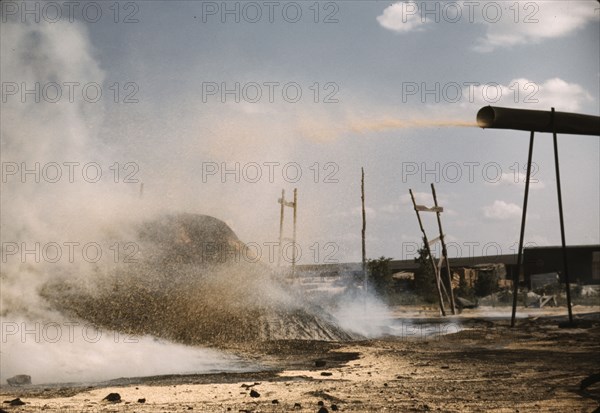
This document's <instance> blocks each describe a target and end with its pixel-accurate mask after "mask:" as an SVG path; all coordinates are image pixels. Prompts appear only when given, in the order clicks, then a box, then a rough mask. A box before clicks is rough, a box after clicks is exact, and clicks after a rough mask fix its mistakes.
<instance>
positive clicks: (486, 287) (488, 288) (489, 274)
mask: <svg viewBox="0 0 600 413" xmlns="http://www.w3.org/2000/svg"><path fill="white" fill-rule="evenodd" d="M498 278H499V277H498V274H497V273H496V271H494V270H491V271H480V272H479V274H477V280H476V281H475V286H474V287H475V294H476V295H477V296H478V297H486V296H488V295H490V294H493V293H495V292H496V291H498V290H499V288H498Z"/></svg>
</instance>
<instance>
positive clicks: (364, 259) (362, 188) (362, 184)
mask: <svg viewBox="0 0 600 413" xmlns="http://www.w3.org/2000/svg"><path fill="white" fill-rule="evenodd" d="M360 173H361V176H360V199H361V201H362V231H361V238H362V271H363V290H364V291H365V292H367V281H368V279H367V249H366V244H365V234H366V230H367V215H366V213H365V168H360Z"/></svg>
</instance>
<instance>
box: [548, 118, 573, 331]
mask: <svg viewBox="0 0 600 413" xmlns="http://www.w3.org/2000/svg"><path fill="white" fill-rule="evenodd" d="M554 113H555V112H554V108H552V137H553V142H554V169H555V171H556V193H557V195H558V217H559V220H560V241H561V245H562V248H561V249H562V258H563V270H564V275H565V287H566V288H567V311H568V313H569V323H570V324H571V325H572V324H573V309H572V308H571V283H570V280H569V267H568V265H567V242H566V241H565V220H564V218H563V204H562V191H561V188H560V169H559V168H558V140H557V138H556V127H555V125H554V117H555V116H554Z"/></svg>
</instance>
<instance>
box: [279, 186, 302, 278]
mask: <svg viewBox="0 0 600 413" xmlns="http://www.w3.org/2000/svg"><path fill="white" fill-rule="evenodd" d="M277 202H278V203H279V204H281V209H280V213H279V254H278V255H277V266H278V267H280V266H281V256H282V255H283V242H284V241H291V242H292V247H293V252H292V273H291V276H292V277H294V276H295V275H296V224H297V212H298V189H294V200H293V201H292V202H287V201H286V200H285V190H284V189H282V190H281V198H279V199H278V200H277ZM285 207H290V208H293V214H292V217H293V228H292V238H291V239H290V238H284V237H283V217H284V213H285Z"/></svg>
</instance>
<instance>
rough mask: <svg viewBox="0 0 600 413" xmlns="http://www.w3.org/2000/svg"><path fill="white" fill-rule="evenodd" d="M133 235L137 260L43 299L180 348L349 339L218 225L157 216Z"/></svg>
mask: <svg viewBox="0 0 600 413" xmlns="http://www.w3.org/2000/svg"><path fill="white" fill-rule="evenodd" d="M137 236H138V239H139V241H138V242H139V247H140V250H139V253H138V254H137V262H135V263H123V264H120V265H118V266H116V267H115V268H113V269H111V270H110V271H104V272H103V271H102V269H101V268H98V269H97V274H95V275H94V277H85V282H83V281H81V280H80V279H78V278H75V279H73V278H72V277H71V278H63V279H58V280H54V281H52V282H49V283H47V284H46V285H45V286H44V288H43V289H42V291H41V294H42V296H43V297H45V298H46V299H47V300H48V301H49V302H50V303H51V304H52V305H53V306H54V307H55V308H56V309H58V310H59V311H61V312H62V313H64V314H66V315H68V316H75V317H79V318H81V319H84V320H86V321H89V322H91V323H93V324H94V325H96V326H98V327H100V328H107V329H111V330H116V331H120V332H123V333H128V334H140V335H141V334H151V335H153V336H156V337H161V338H165V339H169V340H173V341H177V342H181V343H185V344H194V345H198V344H201V345H210V346H216V347H228V348H236V347H237V348H239V347H248V346H257V345H259V344H260V343H261V342H264V341H265V340H327V341H344V340H349V339H353V338H356V336H355V335H353V334H351V333H348V332H346V331H344V330H343V329H341V328H340V327H339V326H338V325H337V322H336V320H335V319H334V317H332V316H331V315H329V314H328V313H327V312H326V311H324V310H323V309H322V308H321V307H318V306H315V305H314V304H307V303H306V302H305V301H304V300H303V299H302V297H301V296H300V295H298V294H295V293H294V292H293V291H292V288H291V286H290V285H289V284H287V283H286V282H285V281H282V280H281V277H277V276H276V275H275V274H274V273H273V272H272V270H271V269H270V267H268V266H267V265H266V264H264V263H262V262H261V261H260V260H259V259H258V257H257V256H256V255H255V254H254V251H253V250H252V249H250V248H248V247H247V246H246V245H245V244H244V243H242V242H241V241H240V240H239V239H238V238H237V236H236V235H235V233H234V232H233V231H232V230H231V229H230V228H229V227H228V226H227V225H226V224H225V223H224V222H222V221H220V220H218V219H216V218H213V217H210V216H205V215H193V214H180V215H171V216H164V217H161V218H160V219H158V220H154V221H151V222H146V223H144V224H142V225H141V226H140V227H139V228H137ZM90 278H91V279H90ZM76 280H79V281H76Z"/></svg>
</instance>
